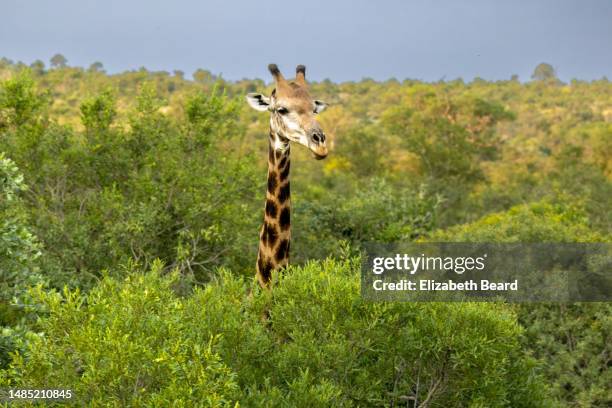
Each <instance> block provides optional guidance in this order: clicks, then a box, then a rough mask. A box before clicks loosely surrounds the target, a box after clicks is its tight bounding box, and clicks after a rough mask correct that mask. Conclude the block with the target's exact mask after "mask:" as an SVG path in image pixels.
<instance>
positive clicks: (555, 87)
mask: <svg viewBox="0 0 612 408" xmlns="http://www.w3.org/2000/svg"><path fill="white" fill-rule="evenodd" d="M22 68H23V67H21V66H20V65H19V64H12V63H10V62H7V61H6V60H0V78H2V79H6V80H4V81H3V82H1V83H0V152H2V153H1V154H2V155H1V156H0V183H1V184H0V187H1V190H0V273H1V274H2V275H1V277H0V278H1V279H0V285H1V286H0V300H1V304H0V324H1V326H2V332H1V333H0V369H3V368H6V367H9V365H10V368H7V369H5V370H2V371H0V373H1V374H0V378H2V382H3V383H5V384H7V383H11V384H13V385H20V386H48V385H58V386H59V385H62V386H65V385H70V386H72V387H73V388H74V389H75V390H76V391H77V392H76V393H77V396H78V397H79V398H81V399H82V401H86V402H87V403H89V404H94V405H109V404H114V405H116V406H123V405H126V404H131V405H151V406H165V405H170V404H171V403H173V402H175V403H176V405H181V404H182V405H184V406H190V405H193V404H194V401H195V402H196V403H201V404H206V405H210V406H222V405H230V406H233V404H234V403H235V402H236V401H239V402H240V403H241V405H243V406H307V405H314V406H350V405H359V406H387V405H395V406H398V405H400V404H401V405H408V406H423V405H427V404H430V406H436V404H437V405H438V406H474V407H477V406H483V407H484V406H512V407H517V406H545V405H546V404H548V402H547V401H546V398H547V396H544V395H543V394H548V395H549V396H552V397H554V399H556V400H557V401H558V402H559V404H560V405H562V406H567V405H572V406H584V407H587V406H589V407H590V406H602V407H603V406H607V405H609V403H610V402H611V400H612V398H611V397H610V394H609V393H610V388H609V383H610V381H611V379H610V369H609V367H608V365H609V364H608V359H609V355H610V348H609V343H610V340H609V339H610V312H611V310H610V307H609V306H608V305H607V304H605V305H604V304H592V305H585V304H578V305H566V306H559V305H524V306H520V307H510V306H507V305H505V306H504V305H486V304H466V305H457V304H420V305H416V304H366V303H364V302H362V301H361V299H360V298H359V295H358V293H359V292H358V287H357V285H358V280H357V278H356V271H355V264H354V262H356V260H355V258H354V257H355V255H356V254H357V253H358V252H359V248H360V247H361V245H362V244H363V243H364V242H367V241H372V240H374V241H382V242H392V241H397V240H443V241H490V242H492V241H511V242H540V241H550V242H558V241H561V242H574V241H582V242H589V241H605V242H609V241H610V235H609V234H610V226H611V225H612V223H611V219H610V215H611V214H612V208H611V207H610V203H611V201H610V199H609V197H610V194H612V183H611V182H610V177H611V175H612V173H611V170H610V169H611V167H610V157H611V155H610V143H609V139H610V137H611V136H612V128H611V127H610V120H612V111H610V108H609V107H610V106H612V93H610V87H611V85H610V83H609V82H608V81H595V82H592V83H585V82H580V81H573V82H572V83H571V84H567V85H565V84H561V83H559V82H558V81H534V82H532V83H527V84H521V83H519V82H518V81H515V80H511V81H500V82H496V83H490V82H485V81H482V80H477V81H474V82H472V83H469V84H466V83H463V81H452V82H440V83H436V84H425V83H420V82H417V81H404V82H402V83H399V82H397V81H388V82H385V83H377V82H374V81H371V80H364V81H361V82H359V83H344V84H333V83H331V82H330V81H324V82H322V83H318V84H317V83H314V84H312V85H311V89H312V92H313V94H315V95H317V97H320V98H321V99H323V100H326V101H327V102H329V103H330V105H331V107H330V109H328V110H327V111H326V112H325V113H324V114H323V115H321V117H320V119H321V122H322V124H323V127H324V128H325V129H326V131H327V133H328V138H329V142H330V145H331V147H332V154H331V155H330V157H329V158H328V159H327V160H326V161H324V162H319V161H313V160H309V159H308V158H307V153H306V152H305V151H302V150H300V149H299V148H296V149H292V155H294V158H293V159H292V163H293V167H292V173H291V174H292V191H293V196H292V201H293V203H294V213H293V214H294V215H293V217H292V222H293V226H294V231H293V238H294V241H293V243H292V259H293V261H292V262H293V263H297V264H305V263H306V262H307V261H308V260H312V259H318V260H319V261H316V262H312V263H308V264H306V265H305V266H303V267H295V268H292V269H291V270H290V271H289V272H288V273H287V275H286V277H285V278H283V279H281V282H280V283H279V286H278V288H276V290H274V292H273V294H272V295H270V294H267V293H259V292H258V291H257V290H255V289H254V288H253V285H252V282H251V279H250V277H251V276H252V274H253V263H254V259H255V256H256V246H257V234H258V228H259V222H260V221H261V217H262V214H261V213H262V206H263V192H264V191H265V185H264V181H265V180H264V178H265V160H266V157H267V153H266V149H267V146H266V143H267V142H266V140H267V138H266V137H265V135H266V126H267V124H266V121H267V118H266V117H265V115H261V116H256V115H255V114H254V113H253V112H251V111H248V110H246V109H242V96H243V95H244V93H246V92H251V91H256V90H257V91H261V90H262V88H264V87H265V84H264V83H263V82H262V81H260V80H254V81H249V80H244V81H239V82H235V83H230V82H226V81H223V80H221V79H219V78H215V77H214V76H213V75H212V74H210V73H208V72H206V71H198V72H197V73H196V75H195V82H192V81H187V80H185V79H184V78H183V75H182V73H181V74H179V73H175V75H169V74H167V73H163V72H158V73H150V72H147V71H146V70H140V71H137V72H130V73H124V74H120V75H113V76H108V75H105V74H104V72H103V71H101V70H100V69H99V67H93V66H92V68H91V69H89V70H87V71H85V70H82V69H80V68H70V67H62V66H60V65H58V66H57V67H56V68H55V69H52V70H49V71H46V70H45V69H44V65H42V66H41V64H36V66H33V67H32V71H31V72H29V73H28V72H27V70H24V69H22ZM24 180H25V182H24ZM26 183H27V185H28V186H29V187H28V188H26V187H25V184H26ZM329 256H331V257H332V258H329V259H327V260H326V261H322V260H323V259H325V258H327V257H329ZM333 259H345V260H344V261H338V260H336V261H334V260H333ZM347 259H353V260H352V261H350V260H347ZM144 271H150V272H146V273H145V272H144ZM171 271H174V272H171ZM219 271H221V272H219ZM36 284H38V285H39V286H38V288H37V289H36V290H34V292H33V295H34V298H30V297H29V296H26V295H25V289H26V288H28V287H31V286H33V285H36ZM64 286H66V289H64ZM48 288H50V289H48ZM194 288H195V289H194ZM251 291H254V292H253V293H252V294H250V295H249V293H250V292H251ZM25 305H29V306H30V307H29V309H28V308H25V307H24V306H25ZM264 310H266V311H268V312H269V313H270V320H269V321H267V322H264V321H263V320H262V315H263V314H264ZM36 317H39V318H40V320H38V321H36V320H35V319H36ZM520 325H522V326H524V329H522V328H521V326H520ZM538 375H541V376H542V378H544V381H545V382H544V383H543V382H542V381H541V380H540V379H539V378H538ZM50 383H53V384H50ZM428 395H430V398H429V400H427V398H428ZM417 400H418V401H417ZM425 401H428V403H427V404H425Z"/></svg>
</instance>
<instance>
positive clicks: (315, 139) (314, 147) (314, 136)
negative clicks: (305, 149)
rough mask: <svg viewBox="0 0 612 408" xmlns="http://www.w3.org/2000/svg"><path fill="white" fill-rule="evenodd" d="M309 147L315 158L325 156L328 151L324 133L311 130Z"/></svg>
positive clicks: (320, 158)
mask: <svg viewBox="0 0 612 408" xmlns="http://www.w3.org/2000/svg"><path fill="white" fill-rule="evenodd" d="M309 148H310V151H311V152H312V155H313V156H314V157H315V159H317V160H322V159H324V158H326V157H327V153H328V151H327V145H326V143H325V134H324V133H323V132H321V131H315V132H312V133H311V135H310V137H309Z"/></svg>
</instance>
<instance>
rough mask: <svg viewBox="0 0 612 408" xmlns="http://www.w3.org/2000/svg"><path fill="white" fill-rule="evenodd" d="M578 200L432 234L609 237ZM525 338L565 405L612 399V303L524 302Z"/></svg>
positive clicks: (449, 237) (510, 238)
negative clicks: (611, 364)
mask: <svg viewBox="0 0 612 408" xmlns="http://www.w3.org/2000/svg"><path fill="white" fill-rule="evenodd" d="M588 224H589V222H588V217H587V216H586V214H585V211H584V209H583V208H580V206H577V205H575V204H562V203H559V204H551V203H546V202H541V203H534V204H530V205H523V206H518V207H514V208H511V209H510V210H509V211H508V212H506V213H501V214H491V215H489V216H487V217H485V218H483V219H482V220H479V221H477V222H474V223H472V224H468V225H462V226H458V227H454V228H451V229H449V230H447V231H441V232H438V233H436V234H434V235H433V237H432V239H433V240H439V241H455V240H456V241H461V242H466V241H468V242H469V241H471V242H597V241H600V242H601V241H603V242H609V241H610V238H609V237H604V236H602V235H601V234H598V233H596V232H593V231H592V230H590V229H589V226H588ZM516 309H517V312H518V315H519V321H520V323H521V324H522V325H523V326H524V327H525V328H526V329H525V332H524V333H523V338H522V342H523V344H524V346H525V348H526V349H527V350H528V351H529V352H530V354H531V355H533V356H534V357H537V358H538V359H540V360H541V361H542V363H541V370H542V373H543V375H544V376H545V377H546V379H547V381H548V383H549V384H551V385H550V392H551V394H552V395H553V396H554V397H556V398H558V400H560V401H562V403H563V404H564V406H576V407H607V406H609V405H610V403H612V395H611V394H610V388H609V385H610V382H611V381H612V371H611V370H610V367H609V355H610V354H611V353H612V348H611V344H612V342H610V338H611V336H612V305H611V304H610V303H577V304H568V305H566V304H546V303H543V304H521V305H520V306H518V307H517V308H516Z"/></svg>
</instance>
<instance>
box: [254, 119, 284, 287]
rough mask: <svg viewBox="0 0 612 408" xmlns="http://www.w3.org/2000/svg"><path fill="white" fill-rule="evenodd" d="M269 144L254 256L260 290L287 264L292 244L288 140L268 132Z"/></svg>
mask: <svg viewBox="0 0 612 408" xmlns="http://www.w3.org/2000/svg"><path fill="white" fill-rule="evenodd" d="M269 142H270V143H269V148H268V149H269V153H268V188H267V192H266V205H265V213H264V222H263V225H262V227H261V232H260V233H259V252H258V255H257V279H258V280H259V283H260V285H261V286H263V287H267V286H268V284H269V283H270V279H271V278H272V272H273V271H274V270H277V269H281V268H283V267H285V266H287V264H288V263H289V244H290V241H291V192H290V187H289V166H290V162H289V140H288V139H286V138H284V137H282V136H280V135H278V134H276V133H274V132H273V131H272V130H270V140H269Z"/></svg>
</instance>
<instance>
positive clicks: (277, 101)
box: [247, 64, 327, 159]
mask: <svg viewBox="0 0 612 408" xmlns="http://www.w3.org/2000/svg"><path fill="white" fill-rule="evenodd" d="M268 69H269V70H270V73H271V74H272V76H273V77H274V80H275V82H276V88H275V89H274V90H273V91H272V95H270V97H267V96H264V95H262V94H258V93H249V94H248V95H247V102H248V103H249V105H250V106H251V107H252V108H253V109H255V110H258V111H262V112H265V111H269V112H270V129H271V130H272V132H273V133H274V134H275V135H278V137H279V138H280V139H281V140H275V143H278V144H279V147H282V146H283V145H286V144H287V142H288V141H291V142H296V143H299V144H301V145H303V146H306V147H307V148H308V149H310V151H311V152H312V154H313V155H314V157H315V158H316V159H324V158H325V156H327V145H326V143H325V133H323V129H321V125H319V122H318V121H317V120H316V118H315V116H316V115H317V114H318V113H320V112H322V111H323V110H324V109H325V107H326V106H327V105H326V104H325V102H322V101H319V100H316V99H313V98H312V97H311V96H310V93H309V92H308V86H307V84H306V67H305V66H303V65H298V66H297V68H296V76H295V79H294V80H291V81H288V80H286V79H285V78H284V77H283V75H282V74H281V72H280V70H279V69H278V67H277V66H276V64H270V65H268Z"/></svg>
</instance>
